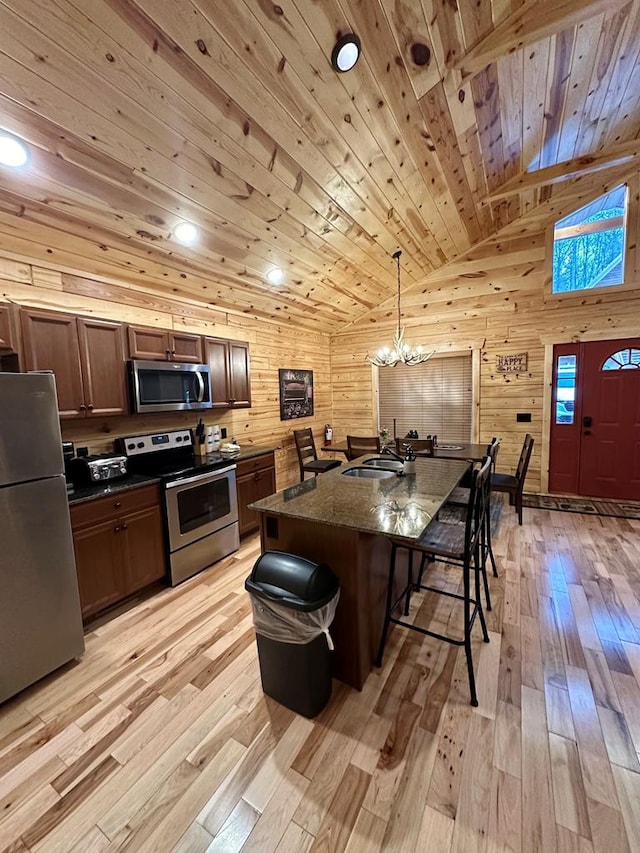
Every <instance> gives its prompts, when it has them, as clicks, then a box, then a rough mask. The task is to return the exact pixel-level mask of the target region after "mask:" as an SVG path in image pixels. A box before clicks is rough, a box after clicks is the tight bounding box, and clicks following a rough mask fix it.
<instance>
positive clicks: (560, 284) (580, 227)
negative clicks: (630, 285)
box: [552, 186, 628, 293]
mask: <svg viewBox="0 0 640 853" xmlns="http://www.w3.org/2000/svg"><path fill="white" fill-rule="evenodd" d="M627 195H628V193H627V187H626V186H620V187H616V188H615V189H613V190H611V191H610V192H608V193H606V194H605V195H603V196H600V198H598V199H596V200H595V201H592V202H590V203H589V204H587V205H585V206H584V207H581V208H580V210H576V211H575V212H574V213H571V214H570V215H569V216H565V217H564V219H560V220H559V221H558V222H556V225H555V228H554V231H553V280H552V292H553V293H569V292H571V291H575V290H592V289H593V288H597V287H610V286H611V285H614V284H622V282H623V281H624V246H625V226H626V211H627Z"/></svg>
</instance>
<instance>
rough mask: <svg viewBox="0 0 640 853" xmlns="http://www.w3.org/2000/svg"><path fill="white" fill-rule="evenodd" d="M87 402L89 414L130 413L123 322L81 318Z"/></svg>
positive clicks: (79, 330) (79, 322) (82, 360)
mask: <svg viewBox="0 0 640 853" xmlns="http://www.w3.org/2000/svg"><path fill="white" fill-rule="evenodd" d="M78 339H79V342H80V354H81V362H82V379H83V386H84V402H85V405H86V407H87V415H88V416H89V417H98V416H99V417H104V416H105V415H124V414H126V413H127V412H128V405H127V387H126V376H125V374H126V367H125V348H124V329H123V327H122V325H121V324H120V323H108V322H107V321H105V320H88V319H83V318H78Z"/></svg>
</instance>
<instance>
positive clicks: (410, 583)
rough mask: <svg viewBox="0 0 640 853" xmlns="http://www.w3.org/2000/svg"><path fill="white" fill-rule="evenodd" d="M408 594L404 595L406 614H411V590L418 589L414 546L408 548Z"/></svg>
mask: <svg viewBox="0 0 640 853" xmlns="http://www.w3.org/2000/svg"><path fill="white" fill-rule="evenodd" d="M407 551H408V552H409V553H408V555H407V594H406V595H405V597H404V615H405V616H408V615H409V606H410V604H411V591H412V590H413V589H417V587H414V584H413V548H407Z"/></svg>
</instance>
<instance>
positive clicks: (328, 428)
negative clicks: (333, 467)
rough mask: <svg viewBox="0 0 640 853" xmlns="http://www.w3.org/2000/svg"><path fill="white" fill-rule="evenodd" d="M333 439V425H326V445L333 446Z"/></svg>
mask: <svg viewBox="0 0 640 853" xmlns="http://www.w3.org/2000/svg"><path fill="white" fill-rule="evenodd" d="M332 439H333V430H332V429H331V424H325V425H324V443H325V444H331V441H332Z"/></svg>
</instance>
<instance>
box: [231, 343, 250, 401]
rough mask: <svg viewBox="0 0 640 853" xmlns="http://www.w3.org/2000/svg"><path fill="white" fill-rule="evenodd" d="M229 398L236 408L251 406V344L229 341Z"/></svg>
mask: <svg viewBox="0 0 640 853" xmlns="http://www.w3.org/2000/svg"><path fill="white" fill-rule="evenodd" d="M228 344H229V400H230V402H231V405H232V406H233V407H234V408H248V407H249V406H251V379H250V367H249V344H247V343H243V342H240V341H229V342H228Z"/></svg>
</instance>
